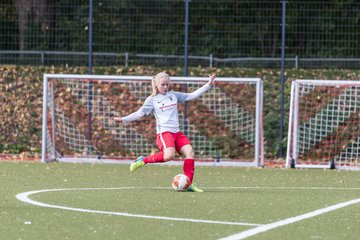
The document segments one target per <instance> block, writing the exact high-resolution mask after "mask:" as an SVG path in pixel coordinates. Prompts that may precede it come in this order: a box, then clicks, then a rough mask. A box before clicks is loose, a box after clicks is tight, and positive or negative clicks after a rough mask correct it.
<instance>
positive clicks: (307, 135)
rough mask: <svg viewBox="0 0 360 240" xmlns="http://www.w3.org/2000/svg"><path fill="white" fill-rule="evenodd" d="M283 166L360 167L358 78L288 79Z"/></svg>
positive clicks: (359, 83)
mask: <svg viewBox="0 0 360 240" xmlns="http://www.w3.org/2000/svg"><path fill="white" fill-rule="evenodd" d="M286 165H287V166H288V167H305V168H339V169H360V81H337V80H332V81H331V80H296V81H293V82H292V86H291V102H290V114H289V132H288V149H287V158H286Z"/></svg>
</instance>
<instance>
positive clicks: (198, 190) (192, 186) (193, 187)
mask: <svg viewBox="0 0 360 240" xmlns="http://www.w3.org/2000/svg"><path fill="white" fill-rule="evenodd" d="M187 190H188V192H204V190H202V189H200V188H198V187H197V186H196V185H195V184H191V185H190V187H189V188H188V189H187Z"/></svg>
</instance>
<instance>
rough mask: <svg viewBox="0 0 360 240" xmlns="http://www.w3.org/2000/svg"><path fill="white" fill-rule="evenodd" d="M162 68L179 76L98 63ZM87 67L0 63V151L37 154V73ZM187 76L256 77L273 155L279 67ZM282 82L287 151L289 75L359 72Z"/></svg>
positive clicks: (110, 70)
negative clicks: (214, 74) (261, 87)
mask: <svg viewBox="0 0 360 240" xmlns="http://www.w3.org/2000/svg"><path fill="white" fill-rule="evenodd" d="M163 70H166V71H168V72H169V73H170V75H172V76H182V75H183V72H184V71H183V69H182V68H167V69H163V68H156V67H151V66H134V67H129V68H124V67H101V68H100V67H99V68H94V70H93V73H94V74H100V75H103V74H105V75H154V74H155V73H157V72H159V71H163ZM87 71H88V70H87V68H86V67H79V68H47V67H33V66H14V65H0V74H1V75H0V94H1V95H0V102H1V105H0V113H1V114H0V118H1V121H0V132H1V134H0V153H4V154H24V153H26V154H29V155H38V154H40V152H41V122H42V120H41V117H42V76H43V74H44V73H69V74H70V73H71V74H86V73H87ZM188 72H189V75H191V76H208V74H209V73H211V72H216V74H217V75H218V76H219V77H260V78H262V79H263V81H264V111H263V115H264V137H265V142H264V145H265V157H266V159H274V158H277V156H278V149H279V127H280V126H279V124H280V80H279V79H280V71H278V70H274V69H252V68H249V69H245V68H221V69H220V68H218V69H211V68H189V70H188ZM285 74H286V81H285V97H284V100H285V105H284V109H285V118H284V119H285V126H284V134H283V135H284V139H283V146H284V151H285V150H286V141H287V139H286V137H287V122H288V111H289V99H290V85H291V81H292V80H294V79H349V80H360V70H341V69H335V70H334V69H333V70H321V69H318V70H303V69H298V70H295V69H289V70H287V71H286V73H285Z"/></svg>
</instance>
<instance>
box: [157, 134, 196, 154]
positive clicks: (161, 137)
mask: <svg viewBox="0 0 360 240" xmlns="http://www.w3.org/2000/svg"><path fill="white" fill-rule="evenodd" d="M156 144H157V146H158V147H159V149H160V151H164V150H165V149H166V148H168V147H174V148H175V150H176V151H177V152H178V153H180V149H181V148H182V147H183V146H185V145H187V144H191V141H190V140H189V139H188V138H187V137H186V136H185V135H184V134H183V133H182V132H177V133H172V132H163V133H159V134H157V135H156Z"/></svg>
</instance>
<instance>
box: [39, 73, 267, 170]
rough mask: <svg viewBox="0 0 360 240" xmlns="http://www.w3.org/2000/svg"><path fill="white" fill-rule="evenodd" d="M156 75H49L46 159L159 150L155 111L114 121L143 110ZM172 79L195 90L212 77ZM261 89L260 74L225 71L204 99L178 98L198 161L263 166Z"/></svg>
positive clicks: (114, 158)
mask: <svg viewBox="0 0 360 240" xmlns="http://www.w3.org/2000/svg"><path fill="white" fill-rule="evenodd" d="M151 78H152V77H151V76H99V75H65V74H45V75H44V88H43V91H44V93H43V94H44V95H43V133H42V161H43V162H48V161H54V160H56V161H84V162H87V161H90V162H125V161H126V160H128V161H132V160H134V159H136V158H137V157H138V156H140V155H144V156H148V155H150V154H151V153H154V152H155V151H157V146H156V144H155V142H156V130H155V129H156V126H155V119H154V118H153V116H151V115H149V116H145V117H143V118H142V119H140V120H138V121H134V122H131V123H128V124H126V125H121V124H119V123H116V122H114V121H113V120H112V119H113V117H115V116H126V115H128V114H130V113H132V112H134V111H136V110H138V108H139V107H140V106H141V105H142V104H143V102H144V100H145V99H146V98H147V97H148V96H149V95H150V94H151V91H152V88H151ZM171 81H172V85H171V87H172V90H174V91H181V92H192V91H194V90H196V89H198V88H199V87H201V86H202V85H203V84H205V83H206V82H207V81H208V78H207V77H171ZM262 95H263V84H262V81H261V80H260V79H258V78H254V79H252V78H221V77H219V78H217V81H216V85H215V86H214V87H213V88H212V89H210V90H209V91H208V92H207V93H205V94H204V95H202V96H201V97H200V98H199V99H196V100H193V101H190V102H187V103H186V104H180V105H179V122H180V128H181V131H182V132H184V133H185V134H186V135H187V136H188V137H189V138H190V140H191V141H192V143H193V146H194V149H195V152H196V160H197V163H199V164H204V165H210V164H211V165H239V166H261V165H263V130H262V126H263V125H262ZM177 160H180V158H179V156H177ZM176 162H178V163H179V164H180V161H173V163H175V164H176Z"/></svg>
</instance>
